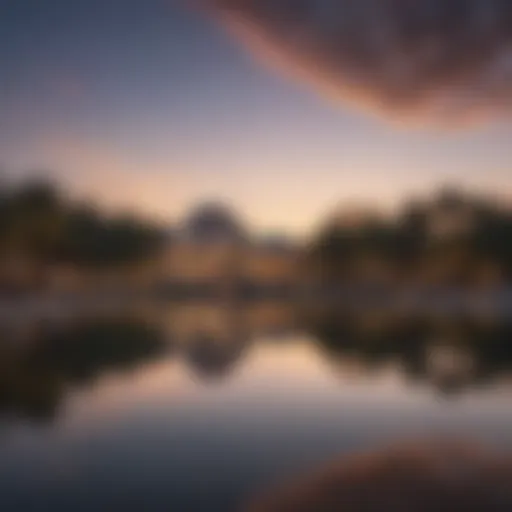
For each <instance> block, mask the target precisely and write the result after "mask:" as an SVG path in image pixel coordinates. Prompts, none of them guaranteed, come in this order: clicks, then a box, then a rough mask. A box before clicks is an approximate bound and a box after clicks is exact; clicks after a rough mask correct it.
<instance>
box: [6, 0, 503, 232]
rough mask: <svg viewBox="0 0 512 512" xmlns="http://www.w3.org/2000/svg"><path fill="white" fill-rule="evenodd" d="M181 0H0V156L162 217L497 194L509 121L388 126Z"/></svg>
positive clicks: (251, 215)
mask: <svg viewBox="0 0 512 512" xmlns="http://www.w3.org/2000/svg"><path fill="white" fill-rule="evenodd" d="M193 3H194V2H187V1H186V0H183V1H180V0H89V1H86V0H47V1H42V0H0V113H1V122H0V166H2V167H3V168H4V169H5V172H7V173H9V174H11V175H13V176H16V177H17V176H22V175H26V174H27V173H32V172H38V173H45V175H46V174H49V175H50V176H52V177H54V178H55V179H56V180H58V181H59V182H62V183H63V184H64V186H65V187H68V188H69V190H70V191H72V193H74V194H78V195H79V196H85V197H91V198H95V199H97V200H98V201H100V202H101V203H102V204H106V205H112V206H115V207H121V208H130V209H136V210H138V211H141V212H144V213H147V214H150V215H157V216H158V217H159V218H164V219H168V220H169V221H170V222H172V221H174V220H175V219H177V218H179V217H180V216H181V215H182V214H183V213H185V212H186V211H188V209H189V208H190V207H191V206H193V205H194V204H196V203H197V202H199V201H202V200H209V199H212V198H219V199H222V200H224V201H227V202H229V203H231V204H233V205H234V207H235V208H236V209H237V210H239V211H240V213H241V214H242V215H243V216H244V217H246V218H247V219H248V221H249V222H250V223H251V225H253V226H254V227H255V228H256V229H263V230H287V231H290V232H292V233H296V234H302V233H306V232H308V230H309V229H311V228H312V227H313V226H314V225H315V223H316V222H317V221H318V220H320V219H321V218H322V217H323V216H325V214H327V213H328V212H329V211H331V210H332V209H333V208H334V207H335V206H337V205H339V204H340V203H343V202H344V201H348V202H350V203H353V202H357V201H362V202H364V203H365V204H371V205H374V206H375V205H377V206H382V207H388V206H390V205H393V204H394V203H395V202H396V201H397V200H399V199H401V198H403V197H404V196H405V195H408V194H409V193H411V192H415V193H416V192H417V193H424V192H428V191H429V190H430V189H431V188H432V187H434V186H436V185H441V184H446V183H450V184H453V183H455V184H463V185H464V186H467V187H475V188H477V189H478V190H486V191H487V190H490V191H493V190H494V191H496V192H499V193H501V194H509V193H510V192H512V190H511V187H510V183H511V180H510V161H511V158H510V157H511V148H510V143H511V136H512V123H510V122H507V120H506V118H502V119H500V120H498V118H497V116H495V117H493V116H490V118H489V119H487V120H486V121H485V122H483V123H479V124H477V125H476V126H473V125H472V126H471V127H467V126H463V127H457V128H456V129H454V128H453V127H451V128H450V129H443V127H442V126H439V125H436V126H430V125H429V126H421V124H420V126H417V125H416V124H415V123H412V124H415V126H414V127H412V126H409V125H408V124H405V125H403V124H402V125H397V123H396V122H395V121H396V120H389V119H387V117H386V115H385V114H384V115H383V114H375V113H373V112H368V109H360V108H359V107H358V105H357V104H354V103H351V102H343V101H340V100H339V98H333V97H331V96H328V95H324V94H322V92H321V91H319V89H317V88H315V87H312V86H311V85H310V84H309V83H308V82H307V81H301V80H296V79H295V78H294V77H291V76H290V74H289V73H286V72H285V73H282V72H280V71H279V70H278V69H276V66H275V65H267V63H266V62H265V59H264V58H261V57H254V55H253V52H251V51H250V50H248V49H247V48H246V45H245V44H243V43H242V42H241V40H240V39H239V38H237V37H234V36H233V35H232V34H231V33H230V31H229V30H225V28H224V27H223V25H222V23H219V20H218V19H217V18H218V17H217V16H215V15H211V14H208V13H206V12H203V11H201V10H200V9H192V8H190V5H189V4H193Z"/></svg>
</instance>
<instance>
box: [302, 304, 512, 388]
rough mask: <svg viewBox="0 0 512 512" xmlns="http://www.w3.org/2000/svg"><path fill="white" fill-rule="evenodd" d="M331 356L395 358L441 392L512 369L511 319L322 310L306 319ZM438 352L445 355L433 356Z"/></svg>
mask: <svg viewBox="0 0 512 512" xmlns="http://www.w3.org/2000/svg"><path fill="white" fill-rule="evenodd" d="M306 322H307V324H308V329H309V331H310V332H312V333H313V334H314V339H315V340H316V342H317V343H318V345H319V346H320V347H321V349H322V350H323V351H324V353H325V354H326V357H328V358H329V359H330V360H332V361H343V360H347V359H352V360H354V359H355V360H357V361H359V362H361V363H363V364H364V366H365V367H366V368H367V369H369V370H372V369H376V368H379V367H382V366H383V365H385V364H388V363H392V362H398V363H399V364H400V365H401V367H402V368H403V370H404V372H405V373H406V375H408V376H409V377H410V378H412V379H415V380H426V381H428V382H430V383H431V384H432V385H433V386H435V387H436V388H438V389H439V390H441V391H444V392H447V393H448V392H454V391H456V390H458V389H460V388H462V387H464V386H467V385H470V384H482V383H485V382H489V381H491V380H493V379H496V378H498V377H500V376H504V375H506V374H507V373H509V372H511V371H512V345H511V344H510V339H511V338H512V322H510V321H509V320H501V321H495V322H493V323H488V322H481V321H478V319H475V318H458V319H451V320H443V321H441V320H435V319H433V318H430V319H429V318H426V317H421V316H416V317H400V316H393V315H391V314H389V315H387V316H384V317H381V318H379V319H378V321H376V320H375V318H374V317H372V315H371V314H369V313H362V314H356V313H353V314H350V313H348V312H345V313H344V314H340V313H339V312H335V311H330V312H329V311H323V312H321V313H318V312H317V314H315V315H312V316H311V317H309V318H308V319H307V320H306ZM440 353H442V354H443V355H444V356H443V358H439V357H437V356H438V355H439V354H440Z"/></svg>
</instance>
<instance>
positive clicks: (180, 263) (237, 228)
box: [167, 203, 298, 283]
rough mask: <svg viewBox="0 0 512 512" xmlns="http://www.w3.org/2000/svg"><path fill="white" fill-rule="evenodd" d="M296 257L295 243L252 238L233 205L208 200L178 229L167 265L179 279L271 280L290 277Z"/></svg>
mask: <svg viewBox="0 0 512 512" xmlns="http://www.w3.org/2000/svg"><path fill="white" fill-rule="evenodd" d="M297 260H298V250H297V248H296V247H295V246H294V245H293V244H292V243H291V242H289V241H288V240H287V239H285V238H284V237H278V236H272V237H267V238H263V239H259V238H257V237H253V236H251V235H250V232H249V230H248V229H247V228H246V226H245V225H244V223H243V222H242V221H241V220H240V219H239V218H238V216H237V215H236V214H235V213H234V212H233V211H231V210H230V209H229V208H227V207H226V206H224V205H222V204H217V203H206V204H204V205H201V206H199V207H198V208H197V209H196V210H194V211H193V212H192V214H191V215H190V216H188V217H187V218H186V219H185V220H184V222H183V223H182V224H181V225H180V226H179V228H178V229H177V231H176V233H175V236H174V237H173V243H172V246H171V249H170V254H169V258H168V261H167V265H168V271H169V275H170V277H171V278H173V279H175V280H179V281H185V282H203V283H204V282H218V281H220V280H233V279H234V280H237V279H245V280H249V281H258V282H262V283H267V282H278V281H282V280H287V281H289V280H290V279H291V278H292V276H295V274H296V261H297Z"/></svg>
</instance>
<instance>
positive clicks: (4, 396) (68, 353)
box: [0, 320, 166, 419]
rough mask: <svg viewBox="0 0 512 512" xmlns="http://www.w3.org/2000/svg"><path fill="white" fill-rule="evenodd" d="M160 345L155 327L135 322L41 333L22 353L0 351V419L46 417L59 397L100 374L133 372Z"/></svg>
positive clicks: (159, 350) (159, 351)
mask: <svg viewBox="0 0 512 512" xmlns="http://www.w3.org/2000/svg"><path fill="white" fill-rule="evenodd" d="M165 347H166V345H165V344H164V341H163V339H162V338H161V337H160V333H159V332H158V330H157V329H155V328H153V327H152V326H149V325H148V324H144V323H138V322H135V321H125V320H123V321H97V322H93V323H80V324H77V325H74V326H73V327H71V328H66V329H64V330H62V331H60V332H55V331H54V332H51V331H47V330H42V331H41V332H39V333H38V335H36V336H35V337H34V338H33V339H31V340H30V344H29V345H28V346H26V347H25V349H24V350H18V351H17V350H15V347H14V346H13V345H12V344H11V345H9V344H2V346H1V347H0V351H1V355H0V361H1V362H0V415H3V414H7V415H15V416H23V417H25V416H28V417H30V418H31V419H50V418H52V417H53V416H54V414H55V413H56V411H57V409H58V407H59V405H60V402H61V400H62V398H63V396H64V395H65V393H66V392H67V391H68V390H69V389H70V388H73V387H77V386H80V387H83V386H88V385H92V384H93V383H94V382H95V381H96V380H97V379H98V378H100V377H101V376H102V375H105V374H107V373H111V372H123V371H128V370H131V369H134V368H136V367H137V366H138V365H140V364H141V363H143V362H144V361H149V360H151V359H153V358H155V357H158V356H159V355H161V354H162V353H163V351H164V350H165Z"/></svg>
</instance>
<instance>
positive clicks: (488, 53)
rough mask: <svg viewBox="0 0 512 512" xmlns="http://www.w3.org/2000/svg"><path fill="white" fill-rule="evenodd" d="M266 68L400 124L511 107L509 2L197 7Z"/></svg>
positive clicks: (292, 1) (384, 0) (319, 0)
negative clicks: (224, 26) (209, 13)
mask: <svg viewBox="0 0 512 512" xmlns="http://www.w3.org/2000/svg"><path fill="white" fill-rule="evenodd" d="M203 3H204V4H205V5H206V6H207V8H209V9H211V10H212V11H213V12H215V13H217V15H218V16H220V17H221V18H222V19H223V20H224V21H226V22H227V25H228V26H229V27H230V28H231V29H233V30H234V31H235V32H236V33H237V34H238V35H239V36H240V37H241V38H243V39H244V40H245V41H246V42H247V43H249V45H251V46H252V48H253V49H254V50H255V51H256V52H257V53H258V54H259V55H262V56H263V57H264V58H265V59H266V60H267V61H268V62H271V63H276V64H278V65H279V67H280V68H282V69H285V70H287V71H291V72H292V73H293V74H295V75H297V76H299V77H302V78H306V79H307V80H309V81H311V82H313V83H315V84H316V85H317V86H320V87H321V88H323V89H324V90H325V91H327V92H329V93H330V94H333V95H334V96H336V97H338V98H340V99H341V100H344V101H346V102H355V103H357V104H359V105H363V106H366V107H370V108H371V109H372V110H374V111H380V112H384V113H385V114H386V115H389V116H392V117H394V118H397V119H410V120H420V121H421V122H424V121H441V122H444V123H447V122H449V123H454V124H462V123H467V122H469V121H474V120H479V119H482V118H486V117H496V116H502V115H508V114H509V113H510V111H511V110H512V108H511V107H512V2H511V1H510V0H203Z"/></svg>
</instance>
